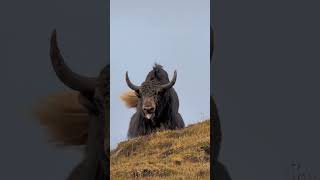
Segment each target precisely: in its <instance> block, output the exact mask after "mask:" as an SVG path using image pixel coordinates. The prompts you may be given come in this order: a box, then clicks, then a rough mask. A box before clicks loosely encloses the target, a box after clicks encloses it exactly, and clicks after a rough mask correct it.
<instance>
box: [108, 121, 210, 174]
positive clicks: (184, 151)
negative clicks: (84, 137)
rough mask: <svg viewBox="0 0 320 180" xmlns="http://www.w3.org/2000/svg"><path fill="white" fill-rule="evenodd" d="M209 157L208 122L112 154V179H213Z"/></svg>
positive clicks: (158, 135)
mask: <svg viewBox="0 0 320 180" xmlns="http://www.w3.org/2000/svg"><path fill="white" fill-rule="evenodd" d="M209 154H210V121H209V120H206V121H203V122H200V123H197V124H193V125H190V126H188V127H186V128H184V129H182V130H176V131H171V130H167V131H161V132H157V133H155V134H152V135H149V136H143V137H139V138H135V139H131V140H128V141H124V142H121V143H119V145H118V147H117V148H116V149H115V150H112V151H111V160H110V163H111V164H110V170H111V179H112V180H122V179H126V180H127V179H148V180H158V179H210V178H209V177H210V156H209Z"/></svg>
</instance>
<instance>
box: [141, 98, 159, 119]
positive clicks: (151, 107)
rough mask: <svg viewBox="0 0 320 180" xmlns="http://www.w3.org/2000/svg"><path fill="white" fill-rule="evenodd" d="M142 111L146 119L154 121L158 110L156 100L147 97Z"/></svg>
mask: <svg viewBox="0 0 320 180" xmlns="http://www.w3.org/2000/svg"><path fill="white" fill-rule="evenodd" d="M142 110H143V113H144V116H145V118H147V119H152V118H153V117H154V113H155V110H156V103H155V102H154V98H152V97H146V98H145V99H144V100H143V105H142Z"/></svg>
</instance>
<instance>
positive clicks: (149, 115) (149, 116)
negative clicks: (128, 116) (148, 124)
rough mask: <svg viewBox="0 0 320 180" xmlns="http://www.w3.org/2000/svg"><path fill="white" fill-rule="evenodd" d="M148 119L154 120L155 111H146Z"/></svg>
mask: <svg viewBox="0 0 320 180" xmlns="http://www.w3.org/2000/svg"><path fill="white" fill-rule="evenodd" d="M144 117H145V118H146V119H149V120H152V119H153V117H154V113H146V114H145V116H144Z"/></svg>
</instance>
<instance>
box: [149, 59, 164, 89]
mask: <svg viewBox="0 0 320 180" xmlns="http://www.w3.org/2000/svg"><path fill="white" fill-rule="evenodd" d="M152 80H157V81H159V82H160V83H161V84H165V83H168V82H169V76H168V73H167V72H166V71H165V70H164V69H163V68H162V66H161V65H160V64H157V63H156V64H155V65H154V66H153V70H152V71H150V72H149V73H148V75H147V77H146V81H152Z"/></svg>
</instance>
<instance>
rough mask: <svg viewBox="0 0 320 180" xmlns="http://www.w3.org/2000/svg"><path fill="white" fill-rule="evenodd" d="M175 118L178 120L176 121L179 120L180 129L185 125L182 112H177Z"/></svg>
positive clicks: (178, 126)
mask: <svg viewBox="0 0 320 180" xmlns="http://www.w3.org/2000/svg"><path fill="white" fill-rule="evenodd" d="M175 118H176V121H175V122H177V124H176V127H177V128H178V129H180V128H184V127H185V125H184V122H183V119H182V117H181V114H180V113H177V114H176V116H175Z"/></svg>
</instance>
